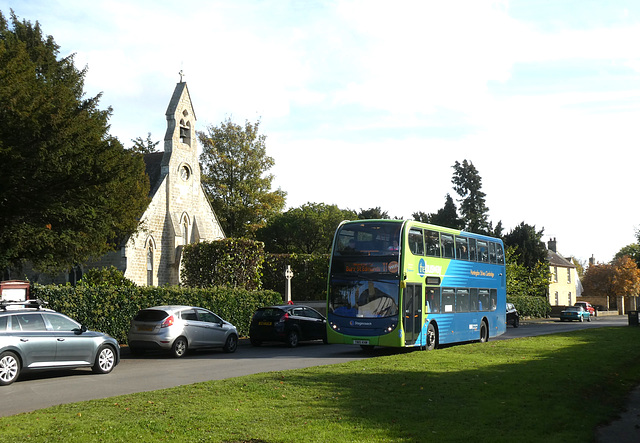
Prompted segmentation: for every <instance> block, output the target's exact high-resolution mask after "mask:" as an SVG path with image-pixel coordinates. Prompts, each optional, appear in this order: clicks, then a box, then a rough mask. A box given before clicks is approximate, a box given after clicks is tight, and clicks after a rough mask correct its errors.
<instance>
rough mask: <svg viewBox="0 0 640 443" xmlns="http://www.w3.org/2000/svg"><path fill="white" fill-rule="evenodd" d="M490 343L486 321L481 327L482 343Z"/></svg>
mask: <svg viewBox="0 0 640 443" xmlns="http://www.w3.org/2000/svg"><path fill="white" fill-rule="evenodd" d="M488 341H489V325H488V324H487V322H486V321H484V320H483V321H482V325H480V343H486V342H488Z"/></svg>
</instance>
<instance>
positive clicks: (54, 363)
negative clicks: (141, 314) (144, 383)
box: [0, 302, 120, 386]
mask: <svg viewBox="0 0 640 443" xmlns="http://www.w3.org/2000/svg"><path fill="white" fill-rule="evenodd" d="M13 305H15V303H5V302H0V386H3V385H10V384H11V383H13V382H14V381H16V380H17V379H18V377H19V376H20V374H21V373H22V372H23V371H35V370H45V369H69V368H80V367H90V368H92V369H93V372H95V373H98V374H108V373H109V372H111V371H112V370H113V368H114V367H115V366H116V365H117V364H118V363H119V362H120V346H119V345H118V342H117V341H116V340H115V339H114V338H112V337H110V336H108V335H106V334H103V333H101V332H94V331H88V330H87V328H86V327H84V326H82V325H80V324H79V323H77V322H76V321H75V320H72V319H71V318H69V317H67V316H66V315H63V314H60V313H59V312H56V311H52V310H51V309H43V308H42V307H41V305H40V304H39V303H35V302H33V303H27V304H26V306H31V307H27V308H25V307H18V306H13ZM23 305H25V304H23ZM12 308H14V309H12ZM15 308H18V309H15Z"/></svg>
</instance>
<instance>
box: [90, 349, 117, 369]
mask: <svg viewBox="0 0 640 443" xmlns="http://www.w3.org/2000/svg"><path fill="white" fill-rule="evenodd" d="M115 366H116V351H115V350H114V349H113V348H112V347H111V346H109V345H102V346H101V347H100V348H99V349H98V353H97V355H96V361H95V363H94V364H93V367H92V368H91V369H92V370H93V372H95V373H96V374H108V373H109V372H111V371H112V370H113V368H114V367H115Z"/></svg>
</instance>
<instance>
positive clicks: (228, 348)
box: [222, 334, 238, 353]
mask: <svg viewBox="0 0 640 443" xmlns="http://www.w3.org/2000/svg"><path fill="white" fill-rule="evenodd" d="M236 349H238V336H237V335H235V334H231V335H230V336H229V337H227V342H226V343H225V344H224V347H223V348H222V350H223V351H224V352H227V353H231V352H236Z"/></svg>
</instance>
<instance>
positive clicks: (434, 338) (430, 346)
mask: <svg viewBox="0 0 640 443" xmlns="http://www.w3.org/2000/svg"><path fill="white" fill-rule="evenodd" d="M426 341H427V343H426V346H425V349H426V350H427V351H433V350H434V349H435V348H436V343H438V335H437V334H436V327H435V326H433V323H429V326H427V337H426Z"/></svg>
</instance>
